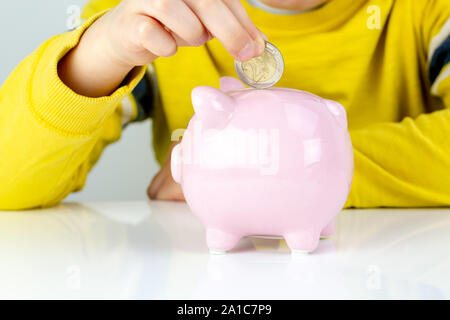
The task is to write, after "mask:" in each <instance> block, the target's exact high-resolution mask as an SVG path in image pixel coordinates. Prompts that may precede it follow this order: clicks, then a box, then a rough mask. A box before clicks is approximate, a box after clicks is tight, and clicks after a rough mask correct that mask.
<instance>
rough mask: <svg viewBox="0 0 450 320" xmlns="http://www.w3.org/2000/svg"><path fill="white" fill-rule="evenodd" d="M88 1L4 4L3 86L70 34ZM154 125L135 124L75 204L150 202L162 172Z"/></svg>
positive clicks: (0, 7)
mask: <svg viewBox="0 0 450 320" xmlns="http://www.w3.org/2000/svg"><path fill="white" fill-rule="evenodd" d="M86 1H87V0H86ZM86 1H85V0H38V1H36V0H22V1H20V0H19V1H12V0H2V1H0V21H1V23H2V27H1V28H0V39H1V43H2V45H1V50H0V83H2V84H3V82H4V81H5V80H6V78H7V77H8V74H9V73H10V72H11V71H12V70H13V69H14V68H15V66H16V65H17V64H18V63H19V62H20V61H21V60H23V59H24V58H25V57H26V56H27V55H29V54H30V53H31V52H33V51H34V50H35V49H36V48H37V47H38V46H39V44H41V43H42V42H44V41H45V40H46V39H48V38H50V37H52V36H53V35H56V34H58V33H63V32H65V31H66V30H67V21H68V18H69V14H68V13H67V8H68V7H69V6H71V5H78V6H80V7H82V6H83V4H84V3H85V2H86ZM11 107H13V106H11ZM150 125H151V124H150V121H145V122H143V123H138V124H132V125H129V126H128V127H127V128H126V129H125V130H124V131H123V135H122V138H121V140H120V141H119V142H117V143H115V144H113V145H110V146H109V147H108V148H107V149H106V150H105V152H104V153H103V155H102V157H101V159H100V161H99V162H98V163H97V165H96V166H95V167H94V169H93V170H92V172H91V173H90V175H89V177H88V179H87V183H86V186H85V188H84V190H83V191H81V192H78V193H74V194H72V195H70V196H69V200H113V199H115V200H139V199H145V198H146V194H145V190H146V188H147V186H148V183H149V181H150V179H151V177H152V176H153V175H154V174H155V173H156V172H157V170H158V165H157V164H156V161H155V160H154V156H153V151H152V148H151V128H150Z"/></svg>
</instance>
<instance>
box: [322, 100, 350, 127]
mask: <svg viewBox="0 0 450 320" xmlns="http://www.w3.org/2000/svg"><path fill="white" fill-rule="evenodd" d="M325 104H326V106H327V108H328V110H329V111H330V112H331V113H332V114H333V115H334V116H335V117H336V119H337V121H338V122H339V124H340V125H341V126H343V127H345V128H347V112H346V111H345V108H344V107H343V106H342V105H341V104H340V103H337V102H336V101H333V100H325Z"/></svg>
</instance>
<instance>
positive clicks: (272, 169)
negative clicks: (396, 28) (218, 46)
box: [171, 77, 353, 253]
mask: <svg viewBox="0 0 450 320" xmlns="http://www.w3.org/2000/svg"><path fill="white" fill-rule="evenodd" d="M220 88H221V90H218V89H216V88H213V87H206V86H203V87H197V88H195V89H194V90H193V91H192V103H193V106H194V110H195V114H194V116H193V117H192V119H191V120H190V122H189V125H188V127H187V129H186V131H185V132H184V136H183V139H182V141H181V143H180V144H178V145H177V146H176V147H175V148H174V149H173V151H172V160H171V161H172V163H171V165H172V175H173V178H174V179H175V181H176V182H177V183H179V184H181V186H182V189H183V193H184V196H185V198H186V201H187V203H188V204H189V206H190V207H191V209H192V211H193V212H194V213H195V214H196V215H197V216H198V217H199V218H200V220H201V221H202V222H203V224H204V225H205V226H206V240H207V245H208V247H209V249H210V252H212V253H223V252H226V251H228V250H230V249H232V248H233V247H234V246H235V245H236V244H237V242H238V241H239V240H240V239H241V238H242V237H244V236H282V237H284V238H285V240H286V242H287V244H288V246H289V248H290V249H291V250H292V251H293V252H297V251H299V252H311V251H314V250H315V249H316V248H317V246H318V243H319V239H320V238H321V237H327V236H330V235H331V234H332V233H333V231H334V218H335V216H336V215H337V214H338V213H339V212H340V211H341V209H342V207H343V206H344V204H345V201H346V199H347V197H348V194H349V191H350V186H351V182H352V177H353V150H352V144H351V140H350V136H349V133H348V129H347V118H346V112H345V109H344V108H343V107H342V106H341V105H340V104H338V103H337V102H334V101H331V100H326V99H322V98H320V97H318V96H315V95H313V94H310V93H306V92H303V91H298V90H293V89H285V88H270V89H264V90H257V89H248V88H245V86H244V85H243V84H242V83H241V82H240V81H238V80H237V79H234V78H229V77H226V78H222V79H221V80H220Z"/></svg>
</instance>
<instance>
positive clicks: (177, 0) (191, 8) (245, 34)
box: [99, 0, 264, 67]
mask: <svg viewBox="0 0 450 320" xmlns="http://www.w3.org/2000/svg"><path fill="white" fill-rule="evenodd" d="M100 20H102V21H99V23H102V24H104V29H103V30H105V31H106V38H105V39H106V40H107V43H106V44H105V49H108V50H109V51H110V54H111V55H112V57H113V58H114V59H118V61H120V62H121V63H124V64H126V65H128V66H130V67H134V66H137V65H145V64H148V63H150V62H151V61H152V60H154V59H155V58H156V57H167V56H171V55H173V54H175V53H176V51H177V48H178V47H179V46H200V45H203V44H204V43H205V42H206V41H208V40H211V39H212V37H217V39H218V40H219V41H220V42H221V43H222V44H223V45H224V47H225V48H226V49H227V50H228V51H229V52H230V54H231V55H233V56H234V57H235V58H236V59H239V60H248V59H250V58H253V57H255V56H258V55H260V54H261V53H262V52H263V50H264V39H263V37H262V34H261V32H260V31H259V30H258V29H257V28H256V27H255V25H254V24H253V23H252V22H251V20H250V18H249V17H248V15H247V13H246V12H245V9H244V8H243V7H242V5H241V3H240V1H238V0H146V1H143V0H124V1H122V2H121V3H120V4H119V5H118V6H117V7H115V8H114V9H112V10H111V11H110V12H109V13H108V14H106V15H105V16H103V17H102V18H101V19H100Z"/></svg>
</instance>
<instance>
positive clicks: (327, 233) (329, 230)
mask: <svg viewBox="0 0 450 320" xmlns="http://www.w3.org/2000/svg"><path fill="white" fill-rule="evenodd" d="M333 233H334V220H331V222H330V223H329V224H327V225H326V226H325V228H323V229H322V232H321V233H320V238H328V237H331V236H332V235H333Z"/></svg>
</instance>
